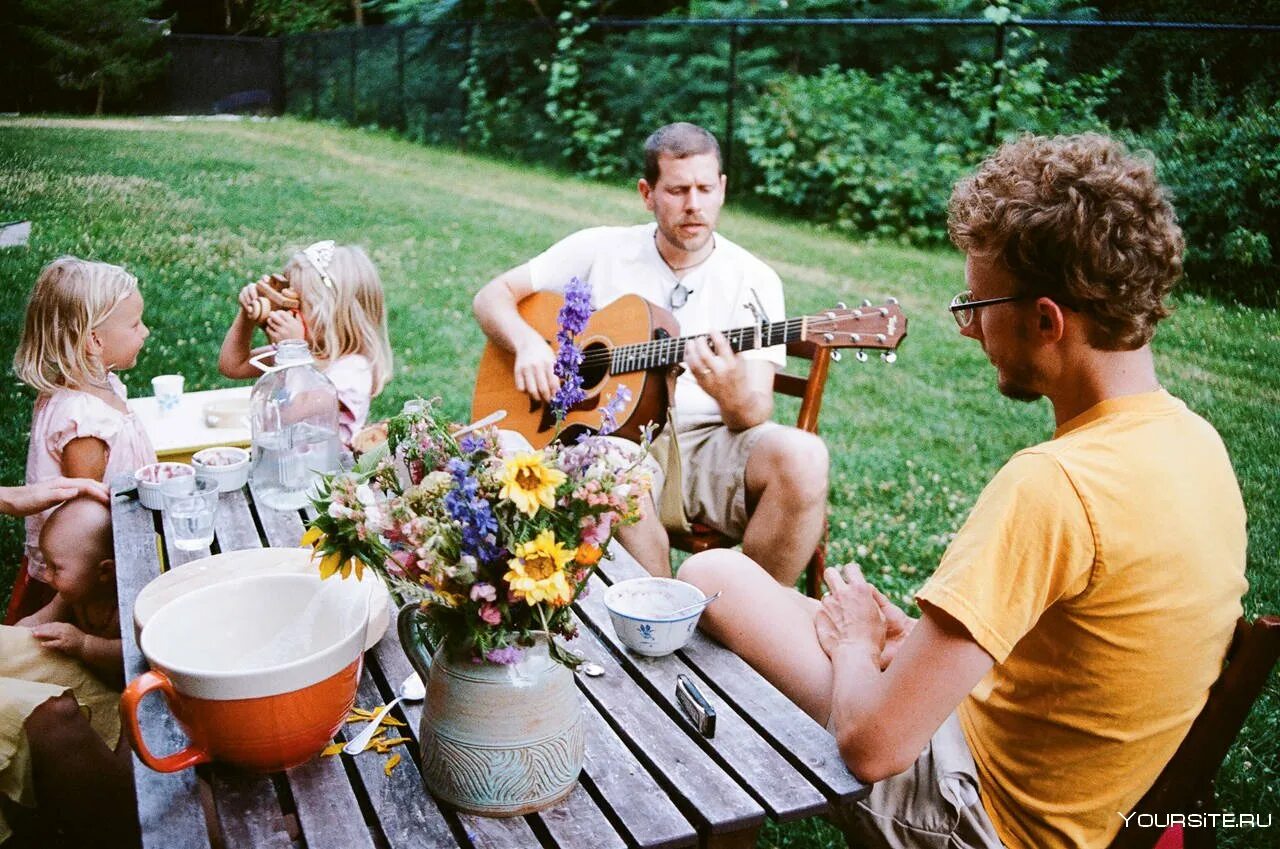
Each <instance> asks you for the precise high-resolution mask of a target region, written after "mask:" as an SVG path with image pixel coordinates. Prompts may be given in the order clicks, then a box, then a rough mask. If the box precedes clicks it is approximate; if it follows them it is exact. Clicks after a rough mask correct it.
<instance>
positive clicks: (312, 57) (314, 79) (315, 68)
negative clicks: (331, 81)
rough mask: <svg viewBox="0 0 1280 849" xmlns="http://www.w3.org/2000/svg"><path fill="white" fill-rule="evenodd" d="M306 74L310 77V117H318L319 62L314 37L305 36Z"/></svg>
mask: <svg viewBox="0 0 1280 849" xmlns="http://www.w3.org/2000/svg"><path fill="white" fill-rule="evenodd" d="M307 64H308V65H310V67H309V68H307V70H308V71H310V73H309V74H307V76H309V77H310V78H311V117H312V119H315V118H319V117H320V63H319V62H317V61H316V37H315V36H314V35H308V36H307Z"/></svg>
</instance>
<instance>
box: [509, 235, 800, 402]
mask: <svg viewBox="0 0 1280 849" xmlns="http://www.w3.org/2000/svg"><path fill="white" fill-rule="evenodd" d="M657 229H658V225H657V224H656V223H650V224H638V225H635V226H633V227H592V228H590V229H587V230H579V231H578V232H576V233H573V234H571V235H569V236H566V237H565V238H564V239H561V240H560V241H559V242H556V243H555V244H554V245H552V246H551V247H549V248H547V249H546V250H545V251H543V252H542V253H540V254H538V255H537V256H536V257H534V258H533V259H531V260H530V261H529V274H530V277H531V279H532V282H533V289H534V291H535V292H540V291H553V292H563V291H564V289H565V287H566V286H567V285H568V284H569V281H570V280H572V279H573V278H574V277H577V278H578V279H580V280H585V281H587V282H588V283H590V284H591V292H592V302H593V306H595V307H596V308H597V309H598V308H601V307H604V306H607V305H608V304H610V303H612V302H613V301H615V300H617V299H618V298H619V297H621V296H623V295H631V294H634V295H639V296H640V297H642V298H644V299H645V300H648V301H651V302H652V303H655V304H657V305H658V306H661V307H663V308H667V309H670V307H669V304H670V303H671V294H672V291H673V290H674V289H675V288H676V286H677V285H683V286H684V287H685V288H686V289H689V290H690V294H689V297H688V299H687V300H686V301H685V303H684V305H683V306H681V307H679V308H676V309H672V310H671V312H672V313H673V314H674V315H675V317H676V320H677V321H678V322H679V323H680V335H681V336H694V335H699V334H702V333H709V332H711V331H713V330H720V331H725V330H733V329H736V328H739V327H752V326H755V324H756V319H755V315H754V314H753V313H752V312H751V310H750V308H749V307H748V304H754V303H756V301H757V297H758V300H759V303H761V304H763V305H764V310H765V318H766V319H767V320H769V321H782V320H783V319H785V318H786V316H787V313H786V307H785V305H784V302H783V297H782V281H781V280H780V279H779V278H778V275H777V274H776V273H775V272H774V270H773V269H772V268H770V267H769V266H767V265H765V264H764V263H763V262H761V261H760V260H759V259H757V258H756V257H754V256H752V255H751V254H750V253H748V252H747V251H746V250H744V249H742V248H740V247H739V246H738V245H735V244H734V243H733V242H731V241H729V240H728V239H726V238H725V237H724V236H722V235H720V234H719V233H716V234H715V245H716V247H715V250H714V251H712V253H711V256H710V257H709V258H708V259H707V261H706V262H704V263H702V264H701V265H699V266H697V267H696V268H693V269H690V270H689V272H688V273H686V274H685V276H684V278H683V279H682V280H677V279H676V275H675V273H674V272H672V270H671V268H670V267H668V265H667V264H666V262H665V261H664V260H663V259H662V255H661V254H659V253H658V246H657V243H656V242H655V240H654V234H655V233H656V232H657ZM742 356H743V357H746V358H749V359H761V360H765V361H768V362H771V363H773V364H774V365H775V366H777V367H779V368H781V367H783V366H785V365H786V363H787V352H786V347H785V346H783V345H775V346H773V347H771V348H763V349H759V350H750V351H743V352H742ZM676 409H677V410H678V411H679V413H680V415H681V416H682V417H695V416H718V415H719V414H720V408H719V406H718V405H717V404H716V402H715V400H714V399H712V397H711V396H710V395H708V394H707V393H706V392H704V391H702V387H700V386H698V381H697V380H696V379H695V378H694V376H693V375H692V374H691V373H689V372H687V371H686V372H685V373H684V374H682V375H680V378H679V380H677V381H676Z"/></svg>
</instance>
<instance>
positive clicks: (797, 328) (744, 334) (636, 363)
mask: <svg viewBox="0 0 1280 849" xmlns="http://www.w3.org/2000/svg"><path fill="white" fill-rule="evenodd" d="M805 320H806V319H805V318H804V317H803V316H802V317H800V318H789V319H787V320H785V321H773V322H769V321H766V322H764V323H762V324H758V325H756V324H753V325H750V326H748V327H738V328H735V329H733V330H726V331H724V335H725V337H726V338H727V339H728V340H729V347H731V348H732V349H733V350H734V351H735V352H738V351H750V350H753V349H755V348H769V347H772V346H774V345H785V344H787V343H788V342H794V341H795V340H797V339H799V338H800V337H801V336H803V335H804V325H805ZM703 335H705V334H699V336H680V337H671V338H667V339H654V340H653V341H651V342H641V343H639V344H636V345H622V346H619V347H617V348H614V349H613V352H612V354H611V356H610V358H609V373H610V374H626V373H627V372H633V371H649V370H650V369H658V368H667V367H668V366H673V365H675V364H676V363H678V362H681V361H682V360H684V349H685V345H686V343H688V342H690V341H692V340H694V339H698V338H700V337H701V336H703Z"/></svg>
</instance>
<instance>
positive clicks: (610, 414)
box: [600, 384, 631, 436]
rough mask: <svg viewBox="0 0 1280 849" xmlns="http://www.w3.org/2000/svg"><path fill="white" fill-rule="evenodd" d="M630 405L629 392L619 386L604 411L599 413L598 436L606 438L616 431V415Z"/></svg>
mask: <svg viewBox="0 0 1280 849" xmlns="http://www.w3.org/2000/svg"><path fill="white" fill-rule="evenodd" d="M630 403H631V390H630V389H628V388H627V387H625V386H622V385H621V384H619V385H618V388H617V389H615V390H614V391H613V395H611V396H610V397H609V400H608V402H607V403H606V404H605V405H604V409H602V410H601V411H600V435H601V436H607V435H608V434H610V433H613V432H614V431H615V430H617V429H618V413H621V412H622V409H623V408H624V407H626V406H627V405H628V404H630Z"/></svg>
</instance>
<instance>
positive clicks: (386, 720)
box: [381, 714, 409, 728]
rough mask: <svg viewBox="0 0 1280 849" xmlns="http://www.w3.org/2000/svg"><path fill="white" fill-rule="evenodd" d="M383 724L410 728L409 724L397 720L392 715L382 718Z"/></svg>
mask: <svg viewBox="0 0 1280 849" xmlns="http://www.w3.org/2000/svg"><path fill="white" fill-rule="evenodd" d="M381 724H382V725H394V726H396V727H397V728H408V727H409V723H407V722H401V721H400V720H398V719H396V718H395V717H394V716H392V715H391V714H387V715H386V716H384V717H382V723H381Z"/></svg>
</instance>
